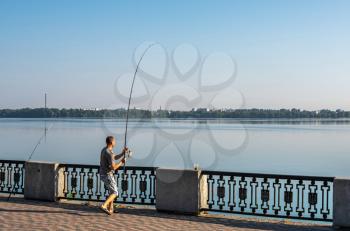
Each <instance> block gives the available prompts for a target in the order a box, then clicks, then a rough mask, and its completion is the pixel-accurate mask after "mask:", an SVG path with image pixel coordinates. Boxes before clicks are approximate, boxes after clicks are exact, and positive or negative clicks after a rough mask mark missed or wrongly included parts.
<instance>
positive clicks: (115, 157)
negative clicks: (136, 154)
mask: <svg viewBox="0 0 350 231" xmlns="http://www.w3.org/2000/svg"><path fill="white" fill-rule="evenodd" d="M123 156H124V152H122V153H120V154H118V155H115V156H114V159H115V160H118V159H120V158H122V157H123Z"/></svg>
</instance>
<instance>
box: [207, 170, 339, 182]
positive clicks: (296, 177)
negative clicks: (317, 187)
mask: <svg viewBox="0 0 350 231" xmlns="http://www.w3.org/2000/svg"><path fill="white" fill-rule="evenodd" d="M201 174H202V175H208V174H212V175H225V176H244V177H259V178H278V179H294V180H299V179H300V180H315V181H333V180H334V178H335V177H329V176H309V175H307V176H304V175H285V174H284V175H281V174H269V173H248V172H228V171H211V170H202V171H201Z"/></svg>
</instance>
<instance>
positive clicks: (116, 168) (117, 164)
mask: <svg viewBox="0 0 350 231" xmlns="http://www.w3.org/2000/svg"><path fill="white" fill-rule="evenodd" d="M124 163H125V159H122V160H121V161H120V162H119V163H113V164H112V168H113V169H114V170H118V169H119V168H120V167H121V166H122V165H123V164H124Z"/></svg>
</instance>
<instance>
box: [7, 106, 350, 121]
mask: <svg viewBox="0 0 350 231" xmlns="http://www.w3.org/2000/svg"><path fill="white" fill-rule="evenodd" d="M125 117H126V109H123V108H120V109H114V110H107V109H103V110H86V109H57V108H48V109H45V108H22V109H0V118H125ZM129 118H251V119H273V118H288V119H297V118H350V111H343V110H335V111H332V110H326V109H325V110H320V111H307V110H300V109H279V110H272V109H255V108H253V109H237V110H235V109H227V110H208V109H206V108H203V109H192V110H190V111H170V110H157V111H149V110H142V109H130V113H129Z"/></svg>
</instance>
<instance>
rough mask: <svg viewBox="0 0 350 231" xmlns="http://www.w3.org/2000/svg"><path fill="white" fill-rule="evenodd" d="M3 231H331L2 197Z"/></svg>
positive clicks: (0, 219)
mask: <svg viewBox="0 0 350 231" xmlns="http://www.w3.org/2000/svg"><path fill="white" fill-rule="evenodd" d="M0 230H114V231H115V230H130V231H132V230H135V231H136V230H201V231H203V230H211V231H213V230H254V231H256V230H292V231H293V230H295V231H296V230H300V231H303V230H315V231H316V230H332V228H331V227H330V225H315V224H310V223H305V222H300V223H299V222H298V223H294V222H286V221H284V222H282V221H271V220H266V219H265V218H261V219H247V218H240V217H237V216H221V215H220V216H219V215H202V216H198V217H196V216H183V215H175V214H167V213H157V212H156V211H155V210H154V209H152V208H140V207H126V208H120V209H119V213H117V214H113V215H111V216H108V215H106V214H104V213H102V212H100V211H99V210H98V208H97V207H96V204H95V205H92V204H77V203H76V202H75V203H74V204H72V203H67V202H63V203H62V202H61V203H50V202H37V201H27V200H24V199H22V198H17V197H16V198H12V199H11V200H10V202H7V201H6V197H5V196H1V195H0Z"/></svg>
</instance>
